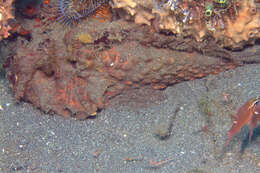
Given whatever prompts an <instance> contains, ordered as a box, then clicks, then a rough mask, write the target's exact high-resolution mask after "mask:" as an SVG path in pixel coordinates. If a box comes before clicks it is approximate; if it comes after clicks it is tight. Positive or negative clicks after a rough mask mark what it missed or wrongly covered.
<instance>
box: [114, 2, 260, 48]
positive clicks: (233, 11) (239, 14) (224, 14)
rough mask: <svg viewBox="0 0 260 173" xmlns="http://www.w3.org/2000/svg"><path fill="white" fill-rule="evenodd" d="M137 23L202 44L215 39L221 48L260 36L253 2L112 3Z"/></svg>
mask: <svg viewBox="0 0 260 173" xmlns="http://www.w3.org/2000/svg"><path fill="white" fill-rule="evenodd" d="M111 5H112V7H113V8H114V9H117V8H120V9H124V10H125V11H126V12H127V15H126V18H127V19H129V18H133V20H134V21H135V23H139V24H146V25H151V26H154V27H155V28H158V29H161V30H170V31H172V32H173V33H174V34H176V35H180V36H184V37H186V36H192V37H193V38H195V39H196V40H197V41H203V40H204V39H205V38H206V37H208V36H212V37H213V38H214V39H215V40H216V42H217V43H218V44H219V46H220V47H228V48H232V49H236V48H241V47H243V46H244V45H245V44H251V43H254V41H255V39H257V38H259V37H260V32H259V31H260V20H259V11H257V9H256V5H255V2H254V0H205V1H204V0H203V1H198V0H146V1H143V0H113V3H111Z"/></svg>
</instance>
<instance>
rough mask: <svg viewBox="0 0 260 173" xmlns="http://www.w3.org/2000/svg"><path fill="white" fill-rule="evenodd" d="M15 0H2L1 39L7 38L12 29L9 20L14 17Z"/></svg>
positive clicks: (0, 0) (0, 3)
mask: <svg viewBox="0 0 260 173" xmlns="http://www.w3.org/2000/svg"><path fill="white" fill-rule="evenodd" d="M13 1H14V0H0V40H2V39H3V38H7V37H8V36H9V35H10V33H9V30H11V26H10V25H9V23H8V20H10V19H13V18H14V16H13V7H12V4H13Z"/></svg>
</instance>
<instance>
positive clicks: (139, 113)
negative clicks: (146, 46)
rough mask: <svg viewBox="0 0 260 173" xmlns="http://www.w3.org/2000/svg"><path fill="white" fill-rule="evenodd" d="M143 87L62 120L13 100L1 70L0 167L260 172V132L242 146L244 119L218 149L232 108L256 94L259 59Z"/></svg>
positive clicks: (70, 172)
mask: <svg viewBox="0 0 260 173" xmlns="http://www.w3.org/2000/svg"><path fill="white" fill-rule="evenodd" d="M140 91H141V92H142V90H134V91H132V92H131V94H129V93H125V94H124V95H122V96H119V97H118V98H115V99H114V100H112V101H111V104H110V105H108V107H107V108H106V109H105V110H103V111H102V112H101V113H99V114H98V115H97V117H96V118H93V119H87V120H85V121H76V120H74V119H67V120H65V119H64V118H62V117H60V116H53V115H46V114H44V113H42V112H41V111H39V110H38V109H36V108H34V107H32V105H31V104H28V103H24V102H21V103H15V102H14V100H13V96H12V91H11V89H10V88H9V84H8V81H7V80H6V79H4V78H1V79H0V105H1V107H0V108H1V109H2V110H0V172H1V173H9V172H10V173H11V172H21V173H25V172H30V173H31V172H33V173H34V172H35V173H42V172H48V173H59V172H60V173H74V172H75V173H85V172H86V173H90V172H102V173H103V172H105V173H110V172H113V173H115V172H119V173H128V172H129V173H141V172H148V173H152V172H171V173H175V172H176V173H182V172H193V173H195V172H196V171H197V172H199V171H201V172H207V173H226V172H228V173H238V172H241V173H249V172H250V173H257V172H260V147H259V146H260V138H259V137H258V138H257V139H256V140H255V141H253V142H252V143H250V144H249V145H248V146H247V147H246V149H245V152H244V154H243V155H241V154H240V148H241V142H242V141H243V140H244V139H245V137H246V135H247V133H248V130H249V129H248V127H245V128H243V129H242V131H241V133H239V134H238V135H236V136H235V137H234V138H233V139H232V141H231V144H230V146H229V147H228V148H226V149H225V150H223V145H224V143H225V142H226V140H227V131H228V130H229V129H230V127H231V125H232V119H231V116H230V114H235V113H236V111H237V109H238V108H239V106H241V105H242V104H243V103H244V102H246V101H247V100H248V99H249V98H252V97H254V96H257V95H260V65H246V66H244V67H240V68H237V69H235V70H232V71H228V72H224V73H221V74H219V75H216V76H208V77H207V78H204V79H200V80H194V81H189V82H183V83H181V84H177V85H175V86H172V87H168V88H167V89H166V90H164V91H156V92H154V93H155V94H154V96H151V94H148V95H146V96H145V94H144V96H141V98H140V96H139V95H140V94H138V93H140ZM143 91H144V92H143V93H145V90H144V89H143ZM177 108H180V110H179V112H177V113H176V114H174V112H175V110H176V109H177ZM170 126H171V127H170ZM203 127H206V128H203ZM202 128H203V129H204V131H203V130H201V129H202ZM221 156H222V157H221ZM221 158H222V159H221Z"/></svg>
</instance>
